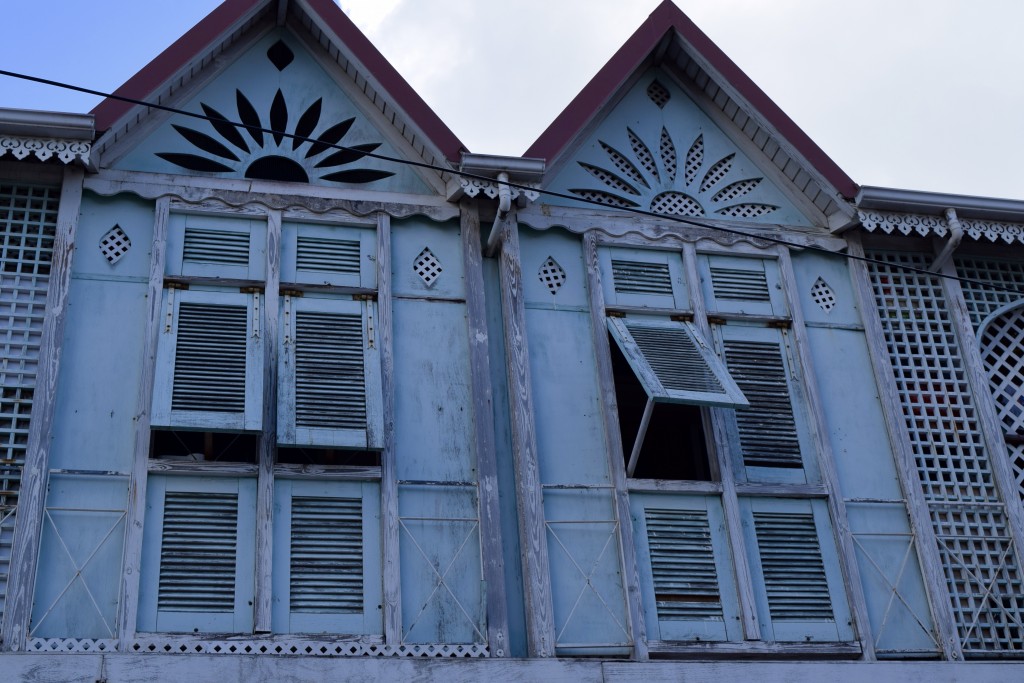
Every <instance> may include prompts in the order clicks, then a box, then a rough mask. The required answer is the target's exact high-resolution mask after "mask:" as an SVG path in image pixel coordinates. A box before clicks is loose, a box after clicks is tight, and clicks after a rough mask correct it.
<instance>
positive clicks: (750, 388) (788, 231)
mask: <svg viewBox="0 0 1024 683" xmlns="http://www.w3.org/2000/svg"><path fill="white" fill-rule="evenodd" d="M143 102H144V103H149V104H150V105H153V106H146V104H143ZM0 235H2V242H0V312H2V315H0V339H2V342H3V343H2V348H0V353H2V358H3V364H2V366H0V373H2V380H3V385H2V386H3V390H2V395H0V439H2V452H0V476H2V478H3V486H2V487H0V488H2V490H0V600H2V602H0V606H2V615H3V617H2V631H0V636H2V650H3V652H2V653H0V667H2V670H3V671H5V672H6V674H5V677H7V678H8V679H9V680H14V679H25V680H38V681H51V680H52V681H57V680H60V681H64V680H82V681H110V682H111V683H113V682H114V681H134V680H164V679H166V680H190V681H207V680H209V681H214V680H216V681H223V680H237V679H243V678H244V679H246V680H249V679H252V680H264V679H266V680H271V679H272V680H280V681H286V680H327V679H342V680H348V679H359V680H363V679H369V678H388V679H398V678H408V679H417V680H419V679H422V680H445V681H449V682H452V683H454V682H456V681H464V680H466V681H468V680H479V679H484V678H488V679H490V678H495V679H496V678H507V679H509V680H520V679H522V680H534V679H544V680H574V681H612V680H636V679H639V678H641V677H642V678H645V679H647V680H705V679H707V680H710V679H718V678H730V679H732V678H737V677H755V676H756V677H757V678H758V679H760V680H764V681H782V680H808V681H811V680H813V681H820V680H829V679H835V678H840V677H842V678H844V679H850V680H890V679H894V678H897V677H900V678H905V679H908V680H923V679H925V678H927V679H930V680H936V681H944V680H963V679H970V680H972V681H988V680H991V681H1005V680H1013V679H1018V678H1024V668H1021V667H1020V665H1019V664H1017V663H1015V661H1014V660H1017V659H1019V658H1021V657H1022V656H1024V576H1022V566H1021V559H1022V556H1021V547H1022V546H1021V544H1022V543H1024V507H1022V504H1021V500H1022V496H1024V493H1022V492H1024V398H1022V396H1024V381H1022V379H1021V378H1022V365H1024V258H1022V257H1024V246H1022V242H1024V203H1022V202H1014V201H1006V200H997V199H985V198H976V197H964V196H950V195H936V194H929V193H921V192H907V191H901V190H894V189H887V188H875V187H860V186H858V185H857V184H855V183H854V181H853V180H851V179H850V178H849V177H848V176H846V174H845V173H843V171H842V170H841V169H839V168H838V167H837V166H836V165H835V164H834V163H833V162H832V161H831V160H830V159H829V158H828V157H827V156H826V155H825V153H824V152H823V151H822V150H821V149H819V148H818V147H817V146H816V145H815V144H814V143H813V142H812V141H811V140H810V139H809V138H808V137H807V136H806V135H805V134H804V133H803V132H802V131H800V129H799V128H798V127H797V126H796V125H795V124H794V123H793V122H792V121H791V120H790V119H789V118H787V117H786V115H785V114H784V113H783V112H782V111H780V110H779V109H778V108H777V107H776V106H775V105H774V104H773V103H772V102H771V100H770V99H768V97H767V96H766V95H765V94H764V93H763V92H761V90H759V89H758V88H757V86H756V85H754V83H753V82H752V81H750V80H749V79H748V78H747V77H746V76H745V75H744V74H743V73H742V72H740V71H739V69H738V68H737V67H736V65H735V64H733V63H732V62H731V61H730V60H729V59H728V58H727V57H726V56H725V55H724V54H723V53H722V52H721V51H720V50H719V49H718V48H717V47H716V46H715V45H714V44H712V43H711V42H710V40H709V39H708V38H707V37H706V36H705V35H704V34H703V33H701V32H700V30H699V29H697V28H696V27H695V26H694V25H693V24H692V23H691V22H690V21H689V20H688V19H687V18H686V17H685V16H684V15H683V14H682V13H681V12H680V11H679V10H678V9H677V8H676V7H675V6H674V5H673V4H671V2H665V3H663V4H662V5H661V6H660V7H659V8H658V9H657V10H656V11H655V12H654V13H653V14H652V15H651V17H650V18H649V19H648V20H647V22H645V23H644V24H643V25H642V26H641V27H640V28H639V29H638V30H637V32H636V33H635V34H634V35H633V37H632V38H630V39H629V41H628V42H627V43H626V44H625V45H624V46H623V47H622V48H621V49H620V50H619V51H618V52H617V53H616V54H615V56H614V57H613V58H612V59H611V60H610V61H609V62H608V64H607V65H606V66H605V67H604V68H603V69H602V70H601V71H600V72H599V73H598V74H597V75H596V76H595V77H594V79H593V80H592V81H591V82H590V84H589V85H587V87H586V88H584V90H583V91H582V92H581V93H580V94H579V95H578V96H577V97H576V99H575V100H574V101H573V102H572V103H571V104H570V105H569V107H568V108H567V109H566V110H565V112H563V113H562V115H560V116H559V117H558V118H557V119H556V120H555V121H554V122H553V123H552V124H551V126H550V127H549V128H548V129H547V131H545V133H544V134H543V135H542V136H541V137H540V138H539V139H538V140H537V142H536V143H534V145H533V146H532V147H531V148H530V149H529V150H527V152H526V153H525V155H524V156H523V157H515V158H510V157H499V156H490V155H485V154H471V153H469V152H468V151H467V150H466V149H465V148H464V147H463V145H462V144H461V143H460V142H459V140H458V139H457V138H456V136H455V135H454V134H453V133H452V132H451V131H450V130H449V129H448V128H447V127H446V126H445V124H444V123H443V122H441V121H440V120H439V119H438V118H437V117H436V116H435V115H434V114H433V113H432V112H431V111H430V109H429V108H428V107H427V106H426V105H425V103H424V102H423V101H422V100H421V99H420V98H419V97H418V96H417V95H416V93H415V92H413V91H412V89H411V88H410V87H409V86H408V84H406V83H405V81H404V80H402V78H401V77H400V76H399V75H398V73H397V72H395V70H394V69H393V68H392V67H391V66H390V65H389V64H388V63H387V61H386V60H384V58H383V57H382V56H381V55H380V54H379V53H378V52H377V51H376V50H375V49H374V48H373V46H372V45H371V44H370V43H369V42H368V41H367V40H366V38H365V37H364V36H363V35H362V34H360V33H359V31H358V30H357V29H356V28H355V26H354V25H353V24H352V23H351V22H350V21H349V20H348V19H347V18H346V17H345V15H344V14H343V13H342V12H341V10H340V9H339V8H338V7H337V6H336V5H335V4H334V3H333V2H331V1H330V0H228V1H227V2H225V3H224V4H223V5H222V6H221V7H219V8H218V9H217V10H215V11H214V12H213V13H212V14H211V15H210V16H209V17H207V18H206V19H204V20H203V21H202V22H201V23H200V24H198V25H197V26H196V27H195V28H193V29H192V30H191V31H190V32H189V33H188V34H186V35H185V36H184V37H182V38H181V40H179V41H178V42H177V43H175V44H174V45H172V46H171V47H170V48H168V49H167V51H165V52H164V53H163V54H161V55H160V56H159V57H157V58H156V59H155V60H154V61H153V62H152V63H151V64H150V65H149V66H147V67H146V68H145V69H144V70H143V71H142V72H140V73H139V74H138V75H136V76H135V77H134V78H132V79H131V80H130V81H128V82H127V83H126V84H125V85H124V86H123V87H122V88H121V89H120V90H119V91H118V92H117V93H116V94H115V96H114V97H111V98H109V99H107V100H106V101H104V102H103V103H102V104H100V105H99V106H98V107H97V108H96V109H95V110H94V111H93V112H92V113H91V114H89V115H83V114H59V113H49V112H35V111H18V110H0Z"/></svg>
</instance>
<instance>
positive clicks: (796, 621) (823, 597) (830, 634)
mask: <svg viewBox="0 0 1024 683" xmlns="http://www.w3.org/2000/svg"><path fill="white" fill-rule="evenodd" d="M748 503H749V507H750V518H749V522H748V524H749V525H750V528H748V531H749V532H752V533H751V538H749V539H748V545H749V546H750V547H751V548H752V551H753V552H752V555H754V556H755V557H754V558H753V559H754V562H752V564H754V565H755V569H757V570H758V572H759V574H760V577H761V581H760V583H759V584H758V585H757V588H758V593H759V598H758V599H759V603H760V610H761V621H762V623H763V624H768V625H770V628H771V634H772V635H771V636H768V635H767V634H766V635H765V636H764V637H765V638H766V639H773V640H776V641H780V642H787V641H791V642H804V641H808V640H810V641H840V640H843V641H845V640H850V639H851V638H852V637H853V634H852V628H851V627H850V625H849V621H850V616H849V609H848V608H847V605H846V597H845V593H844V592H843V581H842V576H841V572H840V570H839V560H838V556H837V554H836V551H835V542H834V539H833V538H832V534H831V530H830V528H829V525H828V521H827V518H828V513H827V511H826V510H825V509H824V507H823V506H822V505H821V503H823V501H810V500H779V499H751V500H749V501H748Z"/></svg>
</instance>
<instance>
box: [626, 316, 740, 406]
mask: <svg viewBox="0 0 1024 683" xmlns="http://www.w3.org/2000/svg"><path fill="white" fill-rule="evenodd" d="M608 329H609V331H610V332H611V334H612V338H613V339H615V342H616V344H618V346H619V349H620V350H621V351H622V354H623V355H624V356H625V357H626V360H627V361H628V362H629V365H630V367H631V368H632V369H633V372H634V373H636V376H637V379H639V380H640V383H641V384H642V385H643V387H644V389H645V390H646V391H647V395H648V396H650V397H651V398H652V399H654V400H655V401H657V402H662V403H691V404H696V405H711V406H730V407H734V406H742V405H746V404H747V401H746V399H745V398H744V397H743V393H742V392H741V391H740V389H739V387H737V386H736V383H735V382H734V381H733V380H732V379H731V378H730V377H729V373H728V372H727V371H726V369H725V366H724V365H723V364H722V362H721V361H720V360H719V359H718V358H717V357H716V356H715V355H714V353H713V352H712V351H711V349H710V348H709V347H708V346H707V344H705V343H704V341H703V340H702V339H701V337H700V333H699V332H697V330H696V328H694V327H693V325H691V324H690V323H681V322H674V321H669V320H659V319H647V318H643V319H636V320H633V319H626V318H608Z"/></svg>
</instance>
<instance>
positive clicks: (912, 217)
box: [857, 211, 1024, 244]
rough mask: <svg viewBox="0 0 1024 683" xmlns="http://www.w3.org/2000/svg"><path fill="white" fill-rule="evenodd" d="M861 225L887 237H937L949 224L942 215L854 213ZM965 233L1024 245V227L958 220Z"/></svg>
mask: <svg viewBox="0 0 1024 683" xmlns="http://www.w3.org/2000/svg"><path fill="white" fill-rule="evenodd" d="M857 217H858V218H859V219H860V222H861V225H862V226H863V228H864V229H865V230H867V231H868V232H884V233H885V234H887V235H891V234H893V233H899V234H902V235H911V234H914V235H919V236H921V237H927V236H928V235H938V236H939V237H945V236H946V235H948V234H949V225H948V224H947V223H946V219H945V218H943V217H941V216H922V215H918V214H911V213H890V212H886V211H857ZM960 225H962V226H963V229H964V234H965V235H967V236H968V237H970V238H971V239H974V240H981V239H983V238H984V239H987V240H988V241H989V242H1004V243H1006V244H1013V243H1014V242H1020V243H1024V224H1020V223H1001V222H998V221H983V220H977V219H973V218H961V219H960Z"/></svg>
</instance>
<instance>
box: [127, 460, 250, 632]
mask: <svg viewBox="0 0 1024 683" xmlns="http://www.w3.org/2000/svg"><path fill="white" fill-rule="evenodd" d="M146 496H147V506H146V527H145V530H144V532H143V549H142V579H141V584H140V593H139V613H138V630H139V631H160V632H168V633H196V632H198V633H248V632H251V631H252V628H253V611H252V601H253V590H254V585H253V573H254V571H255V568H254V557H255V553H254V538H255V521H254V520H255V516H256V481H255V479H239V478H230V477H224V478H212V477H206V478H204V477H164V476H154V477H151V478H150V480H149V485H148V489H147V492H146Z"/></svg>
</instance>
